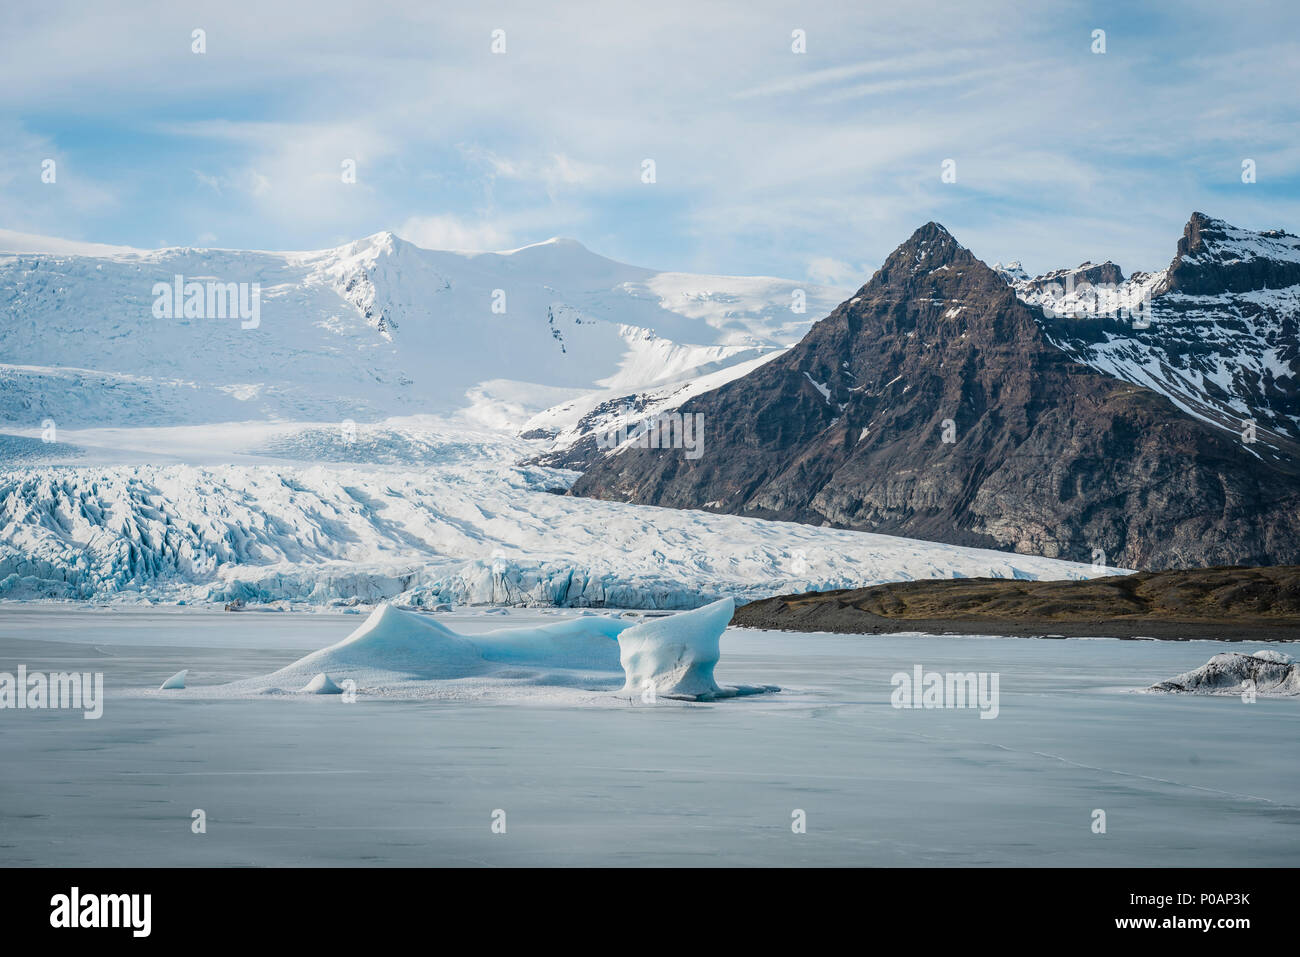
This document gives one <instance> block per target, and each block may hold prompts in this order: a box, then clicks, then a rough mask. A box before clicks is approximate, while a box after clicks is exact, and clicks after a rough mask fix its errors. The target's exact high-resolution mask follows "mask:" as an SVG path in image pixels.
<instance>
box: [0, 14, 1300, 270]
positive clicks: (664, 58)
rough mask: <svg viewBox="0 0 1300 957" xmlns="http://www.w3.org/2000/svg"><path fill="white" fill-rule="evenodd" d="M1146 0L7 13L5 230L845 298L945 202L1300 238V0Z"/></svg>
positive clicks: (1009, 251)
mask: <svg viewBox="0 0 1300 957" xmlns="http://www.w3.org/2000/svg"><path fill="white" fill-rule="evenodd" d="M114 6H116V5H114ZM1130 6H1131V5H1130V4H1118V3H1117V4H1108V3H1054V4H1038V3H1011V2H1005V3H1004V2H982V0H969V2H962V3H958V2H950V3H944V4H929V3H925V2H908V3H898V2H891V3H888V4H877V3H864V2H852V3H851V2H848V0H842V2H835V3H826V2H823V3H764V2H761V0H760V2H743V3H730V2H710V3H700V2H698V0H688V2H680V3H679V2H676V0H670V2H657V3H654V4H644V3H627V2H620V0H607V2H600V3H579V2H564V3H554V4H539V3H536V2H527V3H514V2H495V0H486V2H481V3H460V4H448V3H428V2H425V3H384V2H372V3H366V4H358V3H356V2H354V0H352V2H335V0H319V2H311V3H277V2H271V0H260V2H257V3H246V2H242V0H225V2H219V3H187V2H184V0H179V2H167V3H151V2H136V3H132V4H130V5H129V8H128V9H129V12H116V13H115V12H111V11H110V10H108V9H107V8H108V7H109V5H106V4H102V3H88V2H83V3H59V2H44V3H40V4H28V5H24V6H23V7H22V8H18V7H17V5H13V4H11V5H9V8H8V9H6V10H5V12H4V14H3V18H4V24H3V30H0V77H2V78H3V83H0V229H10V230H15V231H19V232H28V233H39V234H44V235H52V236H60V237H65V238H74V239H84V240H91V241H96V242H106V243H120V244H126V245H134V246H145V247H154V246H160V245H210V246H223V247H237V248H261V249H314V248H321V247H326V246H333V245H337V244H340V243H343V242H346V241H348V240H351V239H354V238H357V237H359V236H363V235H367V234H369V233H373V232H377V231H379V230H382V229H391V230H393V231H395V232H397V233H399V234H400V235H403V236H405V237H407V238H408V239H411V240H413V241H415V242H418V243H420V244H422V245H427V246H433V247H453V248H489V249H498V248H510V247H514V246H519V245H524V244H526V243H530V242H536V241H538V240H541V239H545V238H547V237H550V236H553V235H562V236H569V237H573V238H576V239H578V240H580V241H581V242H583V243H584V244H585V245H587V246H588V247H589V248H591V249H593V250H595V251H597V252H600V253H603V254H605V255H607V256H611V257H613V258H616V259H621V260H624V261H627V262H632V263H636V264H639V265H646V266H653V267H658V268H664V269H681V270H689V271H699V272H719V273H734V274H760V273H761V274H770V275H778V276H788V277H792V278H799V279H811V280H816V281H826V282H834V283H841V284H844V285H856V284H858V283H860V282H862V281H864V280H865V279H866V278H867V277H868V276H869V275H870V273H871V272H872V270H874V268H875V267H876V266H878V265H879V263H880V261H881V260H882V259H883V258H884V257H885V256H886V255H887V254H888V253H889V251H890V250H891V249H892V248H893V247H894V246H896V245H897V244H898V243H900V242H901V241H903V240H904V239H906V238H907V236H908V235H909V234H910V233H911V231H912V230H913V229H915V228H916V227H917V226H919V225H921V224H922V223H924V222H926V221H928V220H931V219H935V220H938V221H940V222H942V223H943V224H944V225H946V226H947V227H948V228H949V229H950V230H951V231H952V232H953V233H954V235H956V236H957V238H958V239H959V240H960V241H961V242H963V243H964V244H965V245H967V246H969V247H970V248H971V249H972V250H973V251H974V252H975V253H976V254H977V255H979V256H981V257H982V258H984V259H987V260H988V261H990V262H992V261H994V260H997V259H1002V260H1007V259H1011V258H1019V259H1021V260H1023V261H1024V263H1025V265H1026V267H1027V268H1029V269H1030V270H1031V271H1043V270H1046V269H1049V268H1054V267H1057V266H1061V265H1074V264H1077V263H1079V262H1081V261H1082V260H1085V259H1093V260H1100V259H1104V258H1107V257H1109V258H1112V259H1115V260H1116V261H1117V262H1119V263H1120V264H1121V266H1123V267H1124V268H1125V270H1126V271H1131V270H1133V269H1138V268H1142V269H1152V268H1159V267H1161V266H1163V265H1165V264H1166V263H1167V262H1168V260H1169V259H1170V258H1171V256H1172V254H1173V249H1174V244H1175V242H1176V240H1177V238H1178V236H1179V235H1180V233H1181V230H1182V226H1183V224H1184V223H1185V222H1186V219H1187V217H1188V215H1189V214H1190V213H1191V211H1192V210H1194V209H1200V210H1202V211H1204V212H1207V213H1210V214H1211V215H1215V216H1219V217H1222V218H1224V219H1227V220H1229V221H1231V222H1234V223H1236V224H1238V225H1242V226H1247V227H1254V228H1262V227H1266V226H1283V227H1286V228H1288V229H1290V230H1292V231H1297V230H1300V137H1298V136H1297V130H1298V129H1300V126H1298V125H1297V120H1298V119H1300V115H1298V114H1300V105H1298V104H1297V97H1296V90H1297V89H1300V29H1298V28H1300V5H1296V4H1293V3H1281V2H1279V3H1244V4H1233V5H1223V4H1213V3H1186V2H1180V3H1168V4H1147V5H1143V6H1142V7H1141V11H1140V12H1138V13H1134V12H1133V11H1131V10H1129V9H1127V8H1128V7H1130ZM548 8H550V9H548ZM196 28H202V29H203V30H205V31H206V40H207V52H206V53H204V54H202V55H199V54H195V53H193V52H191V43H192V41H191V34H192V31H193V30H194V29H196ZM494 29H501V30H504V31H505V36H506V52H505V54H503V55H494V54H493V53H492V52H491V34H492V31H493V30H494ZM795 29H802V30H804V31H805V32H806V37H807V52H806V53H804V54H795V53H794V52H792V50H791V42H792V41H791V33H792V31H793V30H795ZM1097 29H1101V30H1105V32H1106V52H1105V53H1104V54H1095V53H1093V52H1092V51H1091V46H1092V32H1093V31H1094V30H1097ZM47 158H50V159H54V160H55V161H56V163H57V179H56V182H55V183H53V184H47V183H42V182H41V177H40V174H41V163H42V161H43V160H44V159H47ZM647 158H650V159H653V160H654V161H655V164H656V182H655V183H653V184H646V183H643V182H642V181H641V169H642V161H643V160H644V159H647ZM1247 158H1249V159H1253V160H1255V162H1256V169H1257V181H1256V182H1254V183H1250V184H1246V183H1243V182H1242V181H1241V164H1242V161H1243V160H1244V159H1247ZM345 159H353V160H355V161H356V163H357V182H356V183H355V184H345V183H343V182H342V177H341V175H340V172H341V164H342V162H343V161H344V160H345ZM945 159H952V160H954V161H955V163H956V174H957V175H956V182H953V183H944V182H941V177H940V173H941V164H942V163H943V161H944V160H945Z"/></svg>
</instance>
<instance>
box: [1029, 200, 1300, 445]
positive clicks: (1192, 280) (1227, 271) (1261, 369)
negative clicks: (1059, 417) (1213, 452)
mask: <svg viewBox="0 0 1300 957" xmlns="http://www.w3.org/2000/svg"><path fill="white" fill-rule="evenodd" d="M1092 271H1093V270H1087V269H1085V268H1084V267H1080V269H1079V270H1074V271H1073V272H1075V273H1076V274H1078V278H1076V280H1075V281H1074V282H1073V284H1072V287H1067V286H1066V285H1065V284H1064V283H1063V281H1062V278H1063V276H1064V275H1065V273H1066V272H1070V271H1066V270H1060V271H1058V272H1057V273H1049V274H1047V275H1045V276H1039V277H1036V278H1034V279H1028V278H1027V277H1025V276H1023V274H1021V275H1016V274H1014V273H1013V272H1011V271H1008V270H1004V272H1003V274H1004V276H1006V278H1007V279H1008V281H1009V282H1011V284H1012V285H1013V287H1014V288H1015V289H1016V294H1017V295H1018V296H1020V298H1021V299H1023V300H1025V301H1026V302H1028V303H1030V304H1033V305H1037V306H1042V307H1044V308H1045V310H1046V311H1045V315H1044V317H1043V322H1044V326H1045V328H1046V329H1047V332H1048V334H1049V336H1050V338H1051V339H1052V341H1053V342H1055V343H1056V344H1057V345H1059V346H1060V347H1061V348H1062V349H1064V350H1065V351H1066V352H1068V353H1069V354H1070V355H1071V356H1073V357H1074V358H1076V359H1078V360H1079V361H1080V362H1083V363H1086V364H1087V365H1090V366H1092V367H1093V368H1095V369H1097V370H1098V371H1101V372H1104V373H1106V374H1108V375H1113V376H1116V377H1118V378H1121V379H1125V380H1126V381H1129V382H1133V383H1135V384H1137V385H1142V386H1146V387H1148V388H1151V389H1155V390H1156V391H1158V392H1161V393H1163V394H1164V395H1167V396H1168V397H1169V398H1170V399H1171V400H1172V401H1173V402H1174V403H1175V404H1176V405H1178V406H1179V407H1181V408H1183V409H1184V410H1186V411H1188V412H1191V413H1193V414H1194V415H1197V416H1200V417H1202V418H1204V419H1205V420H1206V421H1209V422H1212V423H1215V424H1217V425H1219V426H1221V427H1222V428H1224V429H1227V430H1228V431H1230V432H1233V433H1236V434H1240V433H1241V432H1242V429H1243V427H1244V426H1245V424H1246V423H1247V421H1248V420H1253V422H1254V423H1255V427H1256V433H1257V437H1258V440H1259V445H1258V447H1257V451H1258V452H1259V453H1260V454H1261V455H1262V456H1263V457H1265V458H1267V459H1270V460H1272V461H1274V462H1276V463H1279V464H1283V465H1286V464H1287V463H1291V464H1292V465H1294V464H1295V463H1297V462H1300V448H1297V442H1300V238H1297V237H1296V236H1292V235H1290V234H1289V233H1285V232H1282V231H1281V230H1267V231H1263V232H1251V231H1249V230H1244V229H1238V228H1236V227H1234V226H1230V225H1229V224H1227V223H1225V222H1223V221H1222V220H1217V219H1211V218H1210V217H1208V216H1206V215H1205V214H1204V213H1193V214H1192V218H1191V220H1190V221H1189V222H1188V223H1187V227H1186V229H1185V230H1184V232H1183V236H1182V238H1181V239H1180V240H1179V242H1178V250H1177V253H1176V254H1175V256H1174V259H1173V261H1172V262H1171V263H1170V264H1169V266H1168V267H1167V268H1165V269H1163V270H1161V271H1160V272H1157V273H1135V274H1134V275H1133V276H1132V277H1130V278H1129V279H1128V280H1124V281H1118V282H1117V281H1116V280H1115V279H1114V278H1113V277H1112V278H1090V277H1086V276H1083V275H1082V274H1083V273H1088V272H1092ZM1085 279H1086V281H1087V282H1089V283H1091V284H1092V285H1091V286H1087V285H1085V284H1084V281H1085ZM1067 288H1072V290H1073V291H1072V292H1067ZM1143 300H1145V301H1146V305H1147V309H1146V313H1145V315H1144V316H1143V317H1142V318H1144V319H1145V322H1142V321H1139V322H1134V321H1133V319H1134V318H1136V312H1137V311H1138V310H1137V309H1136V308H1135V307H1136V306H1137V305H1138V304H1139V303H1141V302H1142V301H1143ZM1117 307H1119V308H1118V309H1117ZM1125 307H1129V308H1128V309H1127V312H1128V313H1130V315H1128V316H1121V317H1119V318H1117V316H1116V314H1115V313H1116V312H1122V311H1124V310H1125Z"/></svg>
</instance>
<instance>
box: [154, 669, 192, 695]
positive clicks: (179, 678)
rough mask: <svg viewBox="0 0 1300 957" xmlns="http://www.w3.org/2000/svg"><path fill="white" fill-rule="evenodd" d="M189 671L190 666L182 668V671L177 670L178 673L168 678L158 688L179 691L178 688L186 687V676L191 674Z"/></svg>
mask: <svg viewBox="0 0 1300 957" xmlns="http://www.w3.org/2000/svg"><path fill="white" fill-rule="evenodd" d="M189 673H190V669H189V668H182V669H181V670H180V671H178V672H176V674H174V675H172V676H171V677H170V678H168V679H167V680H166V681H164V682H163V683H162V684H161V685H159V686H158V690H159V691H178V690H180V689H182V688H184V687H185V676H186V675H187V674H189Z"/></svg>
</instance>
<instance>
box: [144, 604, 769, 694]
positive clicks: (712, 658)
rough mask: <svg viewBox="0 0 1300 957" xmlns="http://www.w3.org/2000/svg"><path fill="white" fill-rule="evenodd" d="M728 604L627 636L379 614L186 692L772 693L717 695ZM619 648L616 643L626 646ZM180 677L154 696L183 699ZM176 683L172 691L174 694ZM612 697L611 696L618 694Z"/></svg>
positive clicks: (578, 626) (614, 628)
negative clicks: (332, 637) (275, 663)
mask: <svg viewBox="0 0 1300 957" xmlns="http://www.w3.org/2000/svg"><path fill="white" fill-rule="evenodd" d="M734 607H735V604H734V602H733V601H732V599H730V598H727V599H724V600H722V601H718V602H714V603H713V604H711V605H707V606H705V607H703V608H699V609H697V610H695V611H692V612H684V613H682V614H678V615H672V616H668V617H663V618H656V619H653V620H650V621H645V622H642V623H640V624H637V623H636V622H635V621H634V620H632V619H628V618H623V617H621V616H619V617H615V616H604V615H579V616H576V617H573V618H570V619H567V620H563V621H557V622H554V623H547V624H542V625H531V626H527V627H519V628H503V629H499V630H496V631H490V632H487V633H484V634H473V635H467V634H461V633H460V632H457V631H455V630H453V629H452V628H450V627H448V626H447V625H446V624H444V623H443V622H442V621H439V620H436V619H435V618H434V617H433V616H431V615H428V614H422V613H419V612H412V611H404V610H402V609H399V608H395V607H393V606H392V605H383V606H381V607H379V608H377V609H375V611H374V612H373V613H371V615H370V616H369V617H368V618H367V619H366V620H365V621H364V622H363V623H362V624H361V626H360V627H359V628H357V629H356V630H355V631H353V632H352V633H351V634H350V635H348V636H347V637H346V638H344V639H343V640H342V641H339V642H336V643H335V644H332V645H330V646H328V647H326V648H322V649H320V650H319V651H313V652H311V653H310V654H308V655H305V656H303V657H302V658H299V659H298V660H297V661H294V662H293V663H291V664H288V665H286V666H285V667H283V668H280V669H279V670H278V671H274V672H272V673H270V674H267V675H262V676H259V677H255V678H246V679H243V680H240V681H234V682H230V683H229V684H223V685H207V686H199V687H191V688H189V689H187V694H189V695H191V696H193V697H204V698H211V697H218V698H240V697H253V696H261V695H306V694H311V695H338V694H345V693H347V694H346V696H347V697H348V698H350V699H351V698H354V697H355V698H358V699H360V698H367V697H371V698H374V697H385V698H428V699H466V698H485V697H490V698H519V697H526V698H532V699H544V698H547V697H550V698H559V699H564V700H568V701H570V702H572V701H573V700H575V696H577V697H579V698H585V699H587V700H595V699H604V700H606V701H607V703H616V702H618V701H626V700H627V699H628V698H629V697H631V696H633V695H635V696H636V698H637V699H639V700H642V701H646V702H647V703H653V702H654V701H655V700H656V699H657V698H659V697H663V698H670V699H679V700H690V701H713V700H717V699H719V698H727V697H735V696H737V695H745V694H757V693H761V692H764V691H776V690H778V689H777V688H775V687H773V686H770V685H758V686H748V685H741V686H737V687H726V686H719V685H718V684H717V682H716V681H715V680H714V677H713V669H714V666H715V665H716V664H717V662H718V657H719V638H720V637H721V635H722V633H723V631H724V630H725V629H726V627H727V623H728V622H729V621H730V620H731V615H732V611H733V609H734ZM625 636H626V637H625ZM183 676H184V672H182V673H181V674H180V675H178V676H177V677H176V678H173V679H170V680H169V681H168V682H167V684H165V685H164V686H163V687H164V688H170V687H184V684H183ZM178 679H182V684H180V685H174V684H172V682H174V681H176V680H178ZM620 689H621V690H620Z"/></svg>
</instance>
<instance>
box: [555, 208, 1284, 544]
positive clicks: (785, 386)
mask: <svg viewBox="0 0 1300 957" xmlns="http://www.w3.org/2000/svg"><path fill="white" fill-rule="evenodd" d="M1041 320H1042V314H1041V312H1040V311H1039V310H1037V309H1035V308H1032V307H1031V306H1029V305H1026V304H1025V303H1024V302H1022V301H1020V300H1019V299H1018V298H1017V297H1016V295H1015V293H1014V292H1013V290H1012V289H1011V287H1009V286H1008V285H1007V283H1006V281H1005V280H1004V278H1003V277H1002V276H1001V275H999V274H998V273H997V272H995V271H994V270H992V269H990V268H989V267H988V266H986V265H985V264H984V263H982V262H981V261H979V260H978V259H976V258H975V257H974V256H973V255H972V254H971V253H970V252H969V251H968V250H967V249H965V248H964V247H962V246H961V245H959V244H958V243H957V241H956V240H955V239H954V238H953V237H952V236H951V235H950V234H949V233H948V231H947V230H946V229H944V228H943V227H942V226H940V225H939V224H937V223H929V224H927V225H925V226H923V227H922V228H921V229H918V230H917V231H916V233H915V234H913V236H912V237H911V238H910V239H909V240H908V241H907V242H906V243H904V244H903V245H902V246H900V247H899V248H898V249H897V250H895V252H894V253H893V254H892V255H891V256H890V257H889V259H888V260H887V261H886V262H885V264H884V265H883V266H882V267H881V268H880V270H879V271H878V272H877V273H876V274H875V275H874V276H873V277H872V279H871V281H870V282H868V283H867V285H865V286H864V287H863V288H862V289H861V290H859V291H858V293H857V295H855V296H854V297H853V298H852V299H850V300H849V301H847V302H845V303H842V304H841V305H840V306H839V307H837V308H836V309H835V311H834V312H832V313H831V315H830V316H828V317H827V318H826V319H823V320H822V321H820V322H818V323H817V324H815V325H814V326H813V328H812V329H811V330H810V331H809V333H808V335H807V336H806V337H805V338H804V339H803V341H802V342H800V343H799V344H798V345H797V346H796V347H794V348H793V349H791V350H789V351H788V352H787V353H785V354H783V355H781V356H779V357H777V358H776V359H773V360H771V361H769V362H768V363H766V364H764V365H762V366H760V367H759V368H757V369H756V370H754V371H753V372H751V373H750V374H748V375H746V376H744V377H741V378H739V379H736V380H734V381H731V382H728V383H727V384H725V385H723V386H722V387H720V388H718V389H715V390H713V391H711V392H708V393H705V394H703V395H700V396H697V397H695V398H693V399H691V400H689V401H687V402H686V403H685V404H684V405H682V406H681V410H680V411H681V412H682V413H684V414H685V413H702V414H703V416H704V423H705V429H704V454H703V455H702V457H699V458H697V459H688V458H687V457H686V456H685V455H684V453H683V450H681V449H645V448H624V449H620V450H618V451H617V452H616V453H615V454H610V455H605V456H602V457H601V458H600V459H599V460H598V461H597V462H596V463H594V464H593V465H592V466H591V467H590V468H589V469H588V471H587V472H586V473H585V474H584V475H583V476H582V477H581V478H580V479H579V480H578V481H577V482H576V483H575V485H574V486H573V489H572V494H577V495H589V496H593V497H599V498H609V499H615V500H622V501H633V502H639V503H642V504H649V505H663V506H671V507H675V508H708V509H710V510H715V511H724V512H730V513H734V514H744V515H752V516H757V517H764V518H772V519H786V520H793V521H800V522H807V523H811V524H831V525H835V526H839V527H844V528H853V529H861V530H866V531H874V532H886V533H891V534H897V535H905V536H909V537H915V538H924V539H931V540H937V541H943V542H951V543H954V544H960V545H978V546H985V547H997V548H1005V549H1012V550H1014V551H1017V552H1022V553H1028V554H1036V555H1045V556H1048V557H1055V558H1066V559H1073V560H1080V561H1097V560H1100V561H1102V562H1104V563H1107V564H1113V565H1121V566H1125V567H1130V568H1168V567H1188V566H1205V565H1229V564H1274V563H1279V562H1300V480H1298V479H1297V478H1296V477H1295V476H1294V475H1293V474H1290V473H1288V472H1287V471H1286V470H1284V469H1282V468H1280V467H1276V466H1274V465H1270V464H1269V463H1266V462H1264V461H1261V460H1260V457H1259V456H1258V455H1256V454H1255V453H1254V451H1253V450H1252V449H1251V448H1249V447H1247V446H1243V444H1242V443H1241V442H1240V441H1239V440H1237V439H1236V438H1234V436H1233V435H1231V434H1229V433H1227V432H1226V431H1224V430H1223V429H1220V428H1216V427H1214V426H1212V425H1209V424H1207V423H1205V422H1202V421H1201V420H1199V419H1197V418H1195V417H1194V416H1192V415H1189V414H1187V413H1186V412H1184V411H1182V410H1180V409H1179V408H1177V407H1176V406H1175V405H1174V404H1173V403H1172V402H1171V401H1170V400H1169V399H1167V398H1166V397H1164V396H1162V395H1159V394H1157V393H1155V392H1153V391H1151V390H1149V389H1145V388H1141V387H1138V386H1135V385H1133V384H1131V383H1128V382H1124V381H1120V380H1118V379H1115V378H1112V377H1110V376H1107V375H1104V374H1102V373H1101V372H1098V371H1096V370H1095V369H1092V368H1088V367H1087V366H1084V365H1082V364H1080V363H1078V362H1075V361H1073V360H1072V359H1071V358H1070V356H1069V355H1067V354H1066V353H1065V352H1064V351H1063V350H1062V349H1061V348H1059V347H1058V346H1057V345H1055V344H1054V343H1053V342H1052V341H1051V339H1050V338H1049V337H1048V335H1047V334H1046V333H1045V332H1044V330H1043V328H1042V326H1041V325H1040V323H1041Z"/></svg>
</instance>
